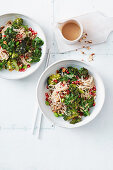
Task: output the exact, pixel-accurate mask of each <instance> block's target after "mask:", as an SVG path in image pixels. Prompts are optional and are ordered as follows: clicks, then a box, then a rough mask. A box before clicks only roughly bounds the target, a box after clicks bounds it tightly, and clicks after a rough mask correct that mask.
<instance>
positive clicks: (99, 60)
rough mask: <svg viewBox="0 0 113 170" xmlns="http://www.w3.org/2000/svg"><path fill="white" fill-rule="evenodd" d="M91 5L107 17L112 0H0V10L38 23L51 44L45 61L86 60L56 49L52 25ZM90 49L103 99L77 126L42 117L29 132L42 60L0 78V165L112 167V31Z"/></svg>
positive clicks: (14, 168)
mask: <svg viewBox="0 0 113 170" xmlns="http://www.w3.org/2000/svg"><path fill="white" fill-rule="evenodd" d="M96 10H101V11H102V12H104V13H105V14H106V15H109V16H113V1H112V0H107V1H103V0H79V1H77V0H32V1H28V0H19V1H15V0H7V1H6V0H3V1H0V15H1V14H5V13H8V12H17V13H23V14H26V15H28V16H30V17H32V18H34V19H35V20H37V22H38V23H39V24H40V26H42V28H43V29H44V31H45V34H46V36H47V40H48V47H49V48H50V49H51V61H50V63H53V62H54V61H57V60H60V59H63V58H67V59H68V58H74V59H82V58H84V60H85V61H86V62H87V63H89V62H88V60H87V58H88V56H84V55H83V56H82V55H81V53H80V52H70V53H66V54H59V53H58V50H57V46H56V42H55V38H54V33H53V24H54V23H55V22H56V21H58V20H59V19H62V18H66V17H71V16H76V15H79V14H82V13H85V12H89V11H96ZM100 24H101V23H100ZM91 51H92V52H94V53H95V54H96V55H95V57H94V58H95V59H94V61H93V62H91V63H89V64H91V65H93V66H94V67H95V69H96V70H97V71H98V72H99V73H100V75H101V77H102V78H103V81H104V84H105V88H106V100H105V104H104V107H103V108H102V110H101V113H100V114H99V115H98V117H97V118H96V119H95V120H93V121H92V122H91V123H89V124H87V125H85V126H83V127H80V128H76V129H72V130H71V129H63V128H58V127H52V125H51V123H50V122H49V121H48V120H46V119H43V121H42V127H41V139H40V140H38V139H37V137H36V136H33V135H32V134H31V128H32V125H33V120H34V117H35V114H36V113H35V112H36V93H35V92H36V91H35V90H36V89H35V88H36V84H37V81H38V78H39V76H40V74H41V73H42V71H43V67H44V63H43V64H42V66H41V67H40V69H39V70H37V71H36V72H35V73H34V74H33V75H31V76H29V77H28V78H25V79H23V80H18V81H9V80H3V79H0V88H1V90H0V170H113V33H111V34H110V36H109V38H108V40H107V42H106V43H104V44H100V45H96V46H93V47H92V49H91ZM91 51H88V53H91Z"/></svg>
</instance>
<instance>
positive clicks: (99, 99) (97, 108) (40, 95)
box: [37, 60, 105, 128]
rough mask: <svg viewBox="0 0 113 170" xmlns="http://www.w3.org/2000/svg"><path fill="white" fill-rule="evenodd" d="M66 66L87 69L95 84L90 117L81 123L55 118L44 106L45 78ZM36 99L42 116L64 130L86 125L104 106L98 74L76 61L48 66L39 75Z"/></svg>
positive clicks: (103, 95) (103, 93)
mask: <svg viewBox="0 0 113 170" xmlns="http://www.w3.org/2000/svg"><path fill="white" fill-rule="evenodd" d="M68 66H73V67H77V68H80V67H85V68H87V69H88V71H89V73H90V74H91V75H93V77H94V79H95V83H96V88H97V91H96V93H97V97H96V105H95V107H93V108H92V109H91V111H90V113H91V114H90V116H87V117H85V118H84V119H83V120H82V121H81V122H79V123H76V124H70V123H69V122H68V121H65V120H63V118H62V117H55V116H54V114H53V112H52V111H51V109H50V107H49V106H46V104H45V92H46V91H47V89H46V83H47V77H48V76H50V75H51V74H53V73H55V71H56V70H58V69H59V68H61V67H68ZM37 99H38V103H39V107H40V109H41V111H42V113H43V114H44V116H46V117H47V118H48V119H49V120H51V121H52V122H53V123H54V124H55V125H57V126H60V127H65V128H75V127H79V126H83V125H85V124H87V123H88V122H90V121H91V120H93V119H94V118H95V117H96V116H97V115H98V114H99V112H100V110H101V108H102V106H103V104H104V99H105V89H104V85H103V82H102V80H101V78H100V76H99V75H98V73H97V72H96V71H95V69H94V68H92V67H91V66H89V65H87V64H85V63H83V62H80V61H77V60H62V61H58V62H56V63H54V64H52V65H51V66H49V67H48V68H47V69H46V70H45V71H44V72H43V74H42V75H41V77H40V79H39V82H38V85H37Z"/></svg>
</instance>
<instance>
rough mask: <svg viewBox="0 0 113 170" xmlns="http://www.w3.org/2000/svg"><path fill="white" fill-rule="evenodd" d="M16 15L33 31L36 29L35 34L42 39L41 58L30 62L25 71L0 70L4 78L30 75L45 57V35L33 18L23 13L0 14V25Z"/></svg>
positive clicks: (0, 76)
mask: <svg viewBox="0 0 113 170" xmlns="http://www.w3.org/2000/svg"><path fill="white" fill-rule="evenodd" d="M18 17H20V18H23V20H24V23H25V24H26V25H28V26H29V27H32V28H33V29H34V30H35V31H37V33H38V34H37V35H38V36H39V37H40V38H41V39H42V40H43V41H44V45H43V46H42V56H41V59H40V61H39V62H37V63H34V64H32V65H31V67H30V68H28V69H27V70H26V71H25V72H17V71H15V70H14V71H12V72H10V71H9V70H0V78H4V79H22V78H25V77H27V76H29V75H31V74H32V73H33V72H34V71H35V70H36V69H38V68H39V66H40V65H41V63H42V62H43V60H44V58H45V53H46V37H45V34H44V32H43V30H42V29H41V28H40V26H39V25H38V24H37V23H36V22H35V21H34V20H33V19H31V18H29V17H27V16H25V15H22V14H16V13H9V14H5V15H1V16H0V26H2V25H5V24H6V23H7V21H9V20H14V19H16V18H18Z"/></svg>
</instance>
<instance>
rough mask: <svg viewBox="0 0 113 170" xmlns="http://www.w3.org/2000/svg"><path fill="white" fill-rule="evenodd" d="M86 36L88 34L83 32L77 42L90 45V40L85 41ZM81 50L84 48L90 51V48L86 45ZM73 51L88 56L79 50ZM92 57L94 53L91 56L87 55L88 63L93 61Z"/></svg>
mask: <svg viewBox="0 0 113 170" xmlns="http://www.w3.org/2000/svg"><path fill="white" fill-rule="evenodd" d="M87 36H88V34H87V33H85V32H83V35H82V37H81V39H80V40H79V41H78V42H79V43H82V42H85V43H86V44H91V43H92V40H86V38H87ZM81 48H82V49H83V48H84V49H86V50H90V49H91V47H90V46H87V45H86V46H85V45H83V46H82V47H81ZM75 51H80V52H81V54H86V55H88V54H87V53H85V52H84V51H81V50H78V49H76V50H75ZM94 55H95V53H92V54H90V55H89V57H88V61H89V62H91V61H94ZM81 61H84V60H83V59H82V60H81Z"/></svg>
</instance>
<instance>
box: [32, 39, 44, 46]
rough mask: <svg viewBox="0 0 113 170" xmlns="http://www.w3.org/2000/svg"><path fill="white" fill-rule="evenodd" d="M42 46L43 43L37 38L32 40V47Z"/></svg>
mask: <svg viewBox="0 0 113 170" xmlns="http://www.w3.org/2000/svg"><path fill="white" fill-rule="evenodd" d="M43 44H44V41H43V40H41V39H40V38H39V37H36V38H35V39H33V40H32V46H33V47H34V48H39V47H41V46H42V45H43Z"/></svg>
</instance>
